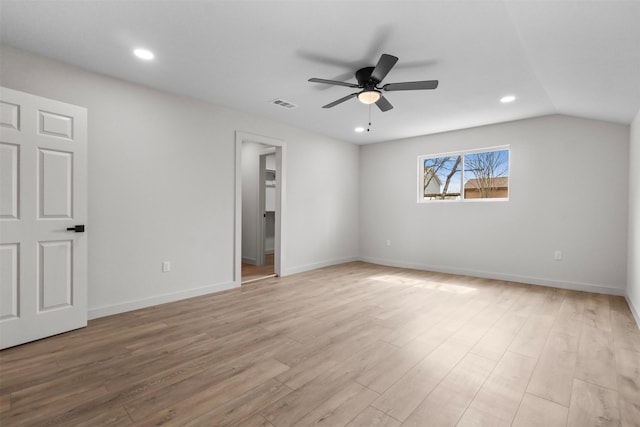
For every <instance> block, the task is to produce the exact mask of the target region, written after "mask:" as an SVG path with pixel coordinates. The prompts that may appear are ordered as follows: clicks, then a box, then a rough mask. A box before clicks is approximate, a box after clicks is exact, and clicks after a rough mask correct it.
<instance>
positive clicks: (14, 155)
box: [0, 88, 88, 348]
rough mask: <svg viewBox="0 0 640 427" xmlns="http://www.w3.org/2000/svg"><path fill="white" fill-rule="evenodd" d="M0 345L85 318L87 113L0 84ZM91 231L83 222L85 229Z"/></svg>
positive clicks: (76, 323)
mask: <svg viewBox="0 0 640 427" xmlns="http://www.w3.org/2000/svg"><path fill="white" fill-rule="evenodd" d="M0 99H1V101H0V166H1V167H2V170H1V171H0V179H1V180H2V181H1V182H0V227H1V231H2V232H1V233H0V268H1V270H0V348H6V347H11V346H14V345H18V344H22V343H25V342H29V341H33V340H37V339H40V338H44V337H47V336H51V335H55V334H59V333H61V332H66V331H69V330H72V329H76V328H80V327H83V326H86V324H87V236H86V233H75V232H73V231H68V230H67V229H68V228H71V227H73V226H75V225H78V224H85V225H86V220H87V186H86V174H87V163H86V149H87V111H86V109H84V108H82V107H77V106H74V105H70V104H65V103H62V102H58V101H54V100H51V99H47V98H42V97H39V96H35V95H31V94H27V93H24V92H19V91H15V90H12V89H7V88H0ZM87 229H88V227H87Z"/></svg>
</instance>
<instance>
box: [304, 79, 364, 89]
mask: <svg viewBox="0 0 640 427" xmlns="http://www.w3.org/2000/svg"><path fill="white" fill-rule="evenodd" d="M309 81H310V82H312V83H324V84H327V85H336V86H346V87H353V88H355V87H359V86H358V85H357V84H355V83H347V82H341V81H338V80H327V79H316V78H312V79H309Z"/></svg>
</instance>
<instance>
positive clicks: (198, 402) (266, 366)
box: [125, 359, 289, 425]
mask: <svg viewBox="0 0 640 427" xmlns="http://www.w3.org/2000/svg"><path fill="white" fill-rule="evenodd" d="M287 369H289V367H288V366H286V365H283V364H282V363H280V362H278V361H276V360H273V359H267V360H264V361H261V362H258V363H256V364H255V365H253V366H250V367H248V368H247V369H245V370H243V371H241V372H239V373H237V374H235V375H233V376H230V377H228V378H225V379H224V380H222V381H219V382H216V381H215V378H211V377H209V376H207V375H206V373H201V374H198V375H196V376H194V377H192V378H190V379H187V380H185V381H183V383H180V384H184V383H185V382H188V381H189V382H199V383H200V384H203V383H204V386H201V387H200V388H199V389H198V392H196V393H193V392H188V393H185V392H184V389H180V388H179V387H175V388H174V392H173V393H171V392H168V393H164V394H163V395H162V396H159V395H155V394H154V395H152V396H150V397H149V398H145V399H142V400H138V401H133V402H130V403H127V404H126V405H125V409H126V410H127V412H128V413H129V416H131V418H132V419H133V420H134V421H136V422H141V423H142V424H143V425H144V424H148V425H152V424H155V423H158V422H162V423H164V424H168V423H169V421H171V422H172V424H175V425H181V424H183V423H185V422H187V421H190V420H191V419H193V418H196V417H198V416H200V415H202V414H203V413H206V412H207V411H209V410H211V409H214V408H216V407H218V406H221V405H223V404H225V403H227V402H228V401H230V400H232V399H234V398H237V397H239V396H241V395H242V394H244V393H246V392H247V391H249V390H251V389H253V388H255V387H258V386H260V385H261V384H262V383H264V382H266V381H268V380H270V379H272V378H275V377H276V376H277V375H278V374H281V373H282V372H284V371H286V370H287ZM192 379H193V381H190V380H192ZM189 388H190V389H191V387H189ZM167 391H170V390H167ZM174 402H175V403H174Z"/></svg>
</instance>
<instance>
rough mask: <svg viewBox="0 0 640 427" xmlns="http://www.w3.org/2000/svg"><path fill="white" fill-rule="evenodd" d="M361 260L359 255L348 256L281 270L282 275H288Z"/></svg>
mask: <svg viewBox="0 0 640 427" xmlns="http://www.w3.org/2000/svg"><path fill="white" fill-rule="evenodd" d="M354 261H360V258H358V257H347V258H339V259H332V260H327V261H322V262H317V263H314V264H307V265H300V266H297V267H290V268H287V269H285V270H284V271H282V272H281V274H280V276H288V275H290V274H297V273H304V272H305V271H310V270H315V269H316V268H322V267H329V266H331V265H338V264H345V263H347V262H354Z"/></svg>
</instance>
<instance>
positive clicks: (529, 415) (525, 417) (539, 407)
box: [512, 393, 569, 427]
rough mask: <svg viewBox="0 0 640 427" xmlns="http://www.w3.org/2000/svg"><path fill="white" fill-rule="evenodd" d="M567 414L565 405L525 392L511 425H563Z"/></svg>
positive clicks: (559, 426) (565, 423)
mask: <svg viewBox="0 0 640 427" xmlns="http://www.w3.org/2000/svg"><path fill="white" fill-rule="evenodd" d="M568 414H569V409H568V408H567V407H566V406H562V405H559V404H557V403H554V402H551V401H549V400H546V399H542V398H540V397H538V396H534V395H532V394H529V393H525V395H524V398H523V399H522V402H521V403H520V407H519V408H518V412H517V413H516V417H515V419H514V420H513V424H512V427H564V426H566V425H567V415H568Z"/></svg>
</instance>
